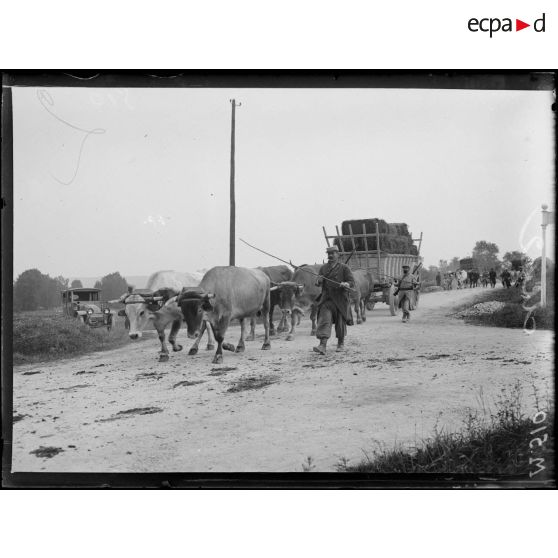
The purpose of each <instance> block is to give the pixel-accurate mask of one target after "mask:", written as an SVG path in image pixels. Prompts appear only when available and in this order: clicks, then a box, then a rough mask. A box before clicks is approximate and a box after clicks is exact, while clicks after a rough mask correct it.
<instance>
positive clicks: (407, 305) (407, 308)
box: [396, 265, 418, 322]
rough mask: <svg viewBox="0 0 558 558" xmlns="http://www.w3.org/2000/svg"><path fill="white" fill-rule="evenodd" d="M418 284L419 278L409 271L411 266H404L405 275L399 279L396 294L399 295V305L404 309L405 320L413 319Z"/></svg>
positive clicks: (403, 319)
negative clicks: (412, 311) (412, 313)
mask: <svg viewBox="0 0 558 558" xmlns="http://www.w3.org/2000/svg"><path fill="white" fill-rule="evenodd" d="M417 285H418V281H417V278H416V277H415V276H414V275H411V273H409V266H408V265H404V266H403V276H402V277H401V279H399V283H398V285H397V291H396V294H397V296H398V299H397V305H398V307H399V308H401V309H402V310H403V318H402V321H403V322H407V321H409V320H410V319H411V314H410V312H411V310H414V309H415V301H416V294H415V289H416V287H417Z"/></svg>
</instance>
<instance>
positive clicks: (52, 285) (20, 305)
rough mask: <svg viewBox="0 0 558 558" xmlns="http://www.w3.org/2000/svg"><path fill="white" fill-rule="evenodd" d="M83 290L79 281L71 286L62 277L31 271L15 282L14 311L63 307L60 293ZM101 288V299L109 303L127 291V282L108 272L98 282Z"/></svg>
mask: <svg viewBox="0 0 558 558" xmlns="http://www.w3.org/2000/svg"><path fill="white" fill-rule="evenodd" d="M70 287H72V288H82V287H83V285H82V283H81V281H80V280H79V279H74V280H73V281H72V283H71V284H70V281H69V279H66V278H64V277H62V276H59V277H50V276H49V275H45V274H44V273H41V272H40V271H39V270H38V269H28V270H26V271H24V272H23V273H21V275H19V276H18V277H17V279H16V280H15V281H14V311H15V312H21V311H24V310H39V309H43V308H44V309H50V308H56V307H58V306H60V305H61V304H62V296H61V292H62V291H64V290H66V289H68V288H70ZM94 288H96V289H101V291H102V292H101V298H102V299H103V300H110V299H115V298H118V297H120V295H122V294H124V293H125V292H127V291H128V283H127V281H126V279H125V278H124V277H122V275H120V273H119V272H118V271H116V272H114V273H109V274H108V275H105V276H104V277H103V278H101V279H100V280H99V281H97V282H96V283H95V287H94Z"/></svg>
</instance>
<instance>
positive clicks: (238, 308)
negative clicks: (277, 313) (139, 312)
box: [177, 266, 271, 364]
mask: <svg viewBox="0 0 558 558" xmlns="http://www.w3.org/2000/svg"><path fill="white" fill-rule="evenodd" d="M177 302H178V305H179V306H180V308H181V309H182V313H183V315H184V319H185V321H186V325H187V327H188V335H189V336H190V335H194V333H195V331H196V329H197V328H198V327H200V325H201V328H202V329H201V333H200V336H199V337H198V339H196V341H195V343H194V345H193V346H192V348H191V349H190V354H196V352H197V344H198V342H199V338H200V337H201V334H202V333H203V330H204V329H205V327H207V326H206V324H205V322H204V321H203V319H204V317H205V318H206V319H207V321H208V322H209V324H210V327H211V328H212V329H213V333H214V335H215V339H216V341H217V351H216V352H215V356H214V358H213V363H214V364H221V363H222V362H223V349H226V350H231V349H233V347H232V346H231V345H230V344H228V343H224V342H223V341H224V338H225V334H226V332H227V329H228V327H229V324H230V322H231V320H235V319H237V320H240V340H239V342H238V345H237V346H236V352H237V353H241V352H243V351H244V349H245V344H244V339H245V330H246V318H251V317H252V316H255V315H258V314H259V315H261V316H262V319H263V323H264V328H265V339H264V343H263V345H262V349H263V350H266V349H270V348H271V344H270V342H269V307H270V281H269V277H268V276H267V275H266V274H265V273H264V272H263V271H261V270H260V269H247V268H244V267H234V266H229V267H213V268H211V269H210V270H209V271H208V272H207V273H206V274H205V275H204V276H203V279H202V280H201V283H200V284H199V287H197V288H193V289H192V288H184V289H182V292H181V293H180V295H179V296H178V299H177ZM233 350H234V349H233Z"/></svg>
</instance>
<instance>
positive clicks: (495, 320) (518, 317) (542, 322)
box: [453, 282, 554, 329]
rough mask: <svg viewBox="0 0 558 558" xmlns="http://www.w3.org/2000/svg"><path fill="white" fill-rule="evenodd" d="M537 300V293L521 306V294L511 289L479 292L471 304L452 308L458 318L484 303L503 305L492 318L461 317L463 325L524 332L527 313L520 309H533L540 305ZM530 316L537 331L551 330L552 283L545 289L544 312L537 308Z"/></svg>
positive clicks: (482, 316) (517, 290)
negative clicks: (525, 307)
mask: <svg viewBox="0 0 558 558" xmlns="http://www.w3.org/2000/svg"><path fill="white" fill-rule="evenodd" d="M528 294H529V293H528ZM540 299H541V293H540V291H539V292H537V293H535V294H533V295H532V296H531V297H530V298H529V299H528V300H527V301H526V302H525V303H524V302H523V299H522V298H521V291H520V290H519V289H517V288H515V287H511V288H510V289H501V288H497V289H492V288H486V289H482V290H481V292H480V293H479V294H478V295H477V296H475V298H474V300H473V301H472V302H468V303H467V304H464V305H461V306H458V307H456V308H454V309H453V312H454V313H457V314H459V313H460V312H463V311H465V310H468V309H470V308H471V307H473V306H475V305H476V304H479V303H483V302H492V301H495V302H501V303H503V306H502V308H499V309H498V310H496V311H495V312H493V313H491V314H480V315H470V316H463V319H464V320H465V322H467V323H471V324H474V325H485V326H492V327H509V328H521V329H523V327H524V322H525V318H526V317H527V311H526V310H525V309H524V308H522V305H523V304H525V306H534V305H535V304H536V303H537V302H540ZM532 316H533V317H534V319H535V325H536V328H537V329H554V282H552V283H550V284H549V285H548V288H547V305H546V308H536V309H535V310H534V312H533V314H532ZM529 328H532V323H531V324H529Z"/></svg>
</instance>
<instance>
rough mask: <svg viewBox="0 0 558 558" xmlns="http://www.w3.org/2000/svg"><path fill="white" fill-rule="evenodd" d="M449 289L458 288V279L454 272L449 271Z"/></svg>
mask: <svg viewBox="0 0 558 558" xmlns="http://www.w3.org/2000/svg"><path fill="white" fill-rule="evenodd" d="M450 281H451V282H450V291H451V290H455V289H458V288H459V281H458V280H457V275H456V273H450Z"/></svg>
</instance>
